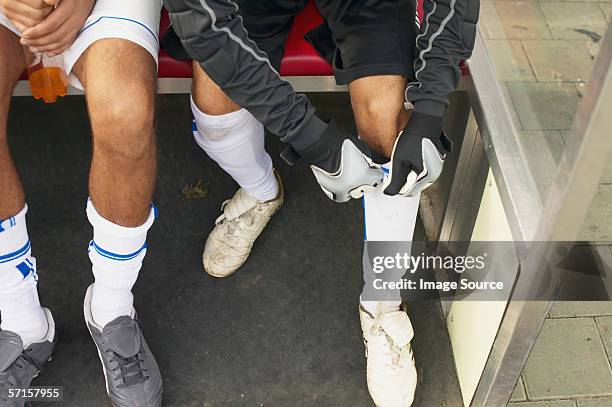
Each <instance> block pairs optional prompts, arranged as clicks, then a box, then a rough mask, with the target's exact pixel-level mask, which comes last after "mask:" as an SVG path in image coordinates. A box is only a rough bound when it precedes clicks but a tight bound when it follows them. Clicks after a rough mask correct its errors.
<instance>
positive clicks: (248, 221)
mask: <svg viewBox="0 0 612 407" xmlns="http://www.w3.org/2000/svg"><path fill="white" fill-rule="evenodd" d="M229 201H230V199H228V200H226V201H224V202H223V204H222V205H221V210H222V211H223V210H224V209H225V205H227V204H228V203H229ZM255 209H256V208H251V209H250V210H248V211H247V212H245V213H243V214H242V215H240V216H238V217H237V218H235V219H231V220H230V219H228V218H227V217H226V216H225V213H222V214H221V215H220V216H219V217H218V218H217V220H215V225H220V224H225V225H226V230H225V237H238V233H237V232H238V231H239V230H241V226H242V225H244V226H251V225H253V223H254V222H255V214H254V211H255Z"/></svg>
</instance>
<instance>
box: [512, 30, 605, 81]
mask: <svg viewBox="0 0 612 407" xmlns="http://www.w3.org/2000/svg"><path fill="white" fill-rule="evenodd" d="M523 46H524V48H525V51H526V53H527V57H528V58H529V62H530V63H531V66H533V70H534V72H535V75H536V77H537V79H538V81H542V82H546V81H562V82H563V81H586V80H588V79H589V78H590V77H591V70H592V69H593V64H594V62H595V56H594V55H592V54H591V49H590V48H589V47H588V46H587V43H586V41H582V40H547V41H524V42H523Z"/></svg>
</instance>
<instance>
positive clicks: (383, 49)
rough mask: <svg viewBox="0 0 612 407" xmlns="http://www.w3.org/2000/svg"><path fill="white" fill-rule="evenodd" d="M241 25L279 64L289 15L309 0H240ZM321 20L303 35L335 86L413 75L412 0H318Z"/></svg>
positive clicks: (414, 4) (413, 20)
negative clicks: (328, 67)
mask: <svg viewBox="0 0 612 407" xmlns="http://www.w3.org/2000/svg"><path fill="white" fill-rule="evenodd" d="M237 3H238V5H239V7H240V10H239V14H240V15H241V16H242V19H243V22H244V26H245V28H246V29H247V31H248V32H249V37H250V38H251V39H253V40H254V41H255V42H256V43H257V45H258V47H259V48H261V50H262V51H265V52H266V53H267V54H268V57H269V59H270V62H271V63H272V65H273V66H274V67H275V68H276V69H279V68H280V61H281V58H282V56H283V53H284V46H285V41H286V39H287V35H288V34H289V30H290V29H291V25H292V23H293V18H294V16H295V15H297V14H298V13H299V12H300V11H301V10H302V9H303V8H304V7H305V6H306V4H307V3H308V0H238V1H237ZM317 7H318V9H319V11H320V12H321V15H322V16H323V18H324V19H325V23H324V24H323V25H321V26H320V27H317V28H315V29H314V30H312V31H310V32H309V33H307V34H306V39H307V40H308V41H310V43H311V44H312V45H313V46H314V47H315V48H316V49H317V51H318V52H319V53H320V54H321V56H323V57H324V58H325V59H327V60H328V61H329V62H330V63H331V64H332V65H333V67H334V72H335V74H336V82H337V83H338V84H339V85H343V84H347V83H350V82H351V81H354V80H355V79H359V78H362V77H366V76H374V75H403V76H404V77H406V78H407V80H409V81H410V80H412V78H413V77H414V68H413V61H414V57H415V46H416V36H417V32H418V30H417V26H416V22H415V19H416V0H317Z"/></svg>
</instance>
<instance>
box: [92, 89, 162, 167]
mask: <svg viewBox="0 0 612 407" xmlns="http://www.w3.org/2000/svg"><path fill="white" fill-rule="evenodd" d="M88 102H89V104H90V116H91V126H92V130H93V138H94V146H95V148H96V149H97V150H98V152H100V153H108V154H112V158H114V159H125V160H138V159H140V158H143V157H145V156H147V155H148V154H150V153H151V149H152V148H153V147H154V135H153V123H154V116H155V102H154V98H153V95H152V94H151V92H150V90H149V89H146V88H145V86H144V84H142V83H138V81H136V82H132V83H129V84H128V83H126V84H125V86H122V87H119V86H109V89H106V90H104V91H103V92H98V93H96V94H93V95H89V96H88Z"/></svg>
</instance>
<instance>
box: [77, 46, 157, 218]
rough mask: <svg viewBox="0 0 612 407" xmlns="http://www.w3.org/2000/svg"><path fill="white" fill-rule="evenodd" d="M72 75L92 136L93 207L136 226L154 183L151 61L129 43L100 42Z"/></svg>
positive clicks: (153, 76) (147, 209)
mask: <svg viewBox="0 0 612 407" xmlns="http://www.w3.org/2000/svg"><path fill="white" fill-rule="evenodd" d="M74 71H75V73H76V75H77V76H78V78H79V79H80V81H81V83H82V84H83V87H84V88H85V93H86V100H87V107H88V111H89V115H90V119H91V128H92V132H93V158H92V163H91V172H90V176H89V192H90V195H91V199H92V201H93V204H94V206H95V208H96V210H97V211H98V213H99V214H100V215H102V217H103V218H105V219H107V220H109V221H111V222H113V223H116V224H118V225H121V226H125V227H136V226H140V225H142V224H143V223H144V222H145V221H146V220H147V217H148V216H149V212H150V205H151V198H152V195H153V189H154V185H155V171H156V157H155V154H156V153H155V136H154V130H153V126H154V114H155V112H154V110H155V79H156V67H155V61H154V59H153V57H152V56H151V55H150V54H149V53H148V52H147V51H146V50H145V49H144V48H142V47H140V46H138V45H136V44H134V43H132V42H130V41H127V40H122V39H104V40H100V41H97V42H95V43H94V44H92V45H91V46H90V47H89V48H88V49H87V51H85V53H84V54H83V55H82V56H81V57H80V58H79V60H78V61H77V63H76V65H75V68H74Z"/></svg>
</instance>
